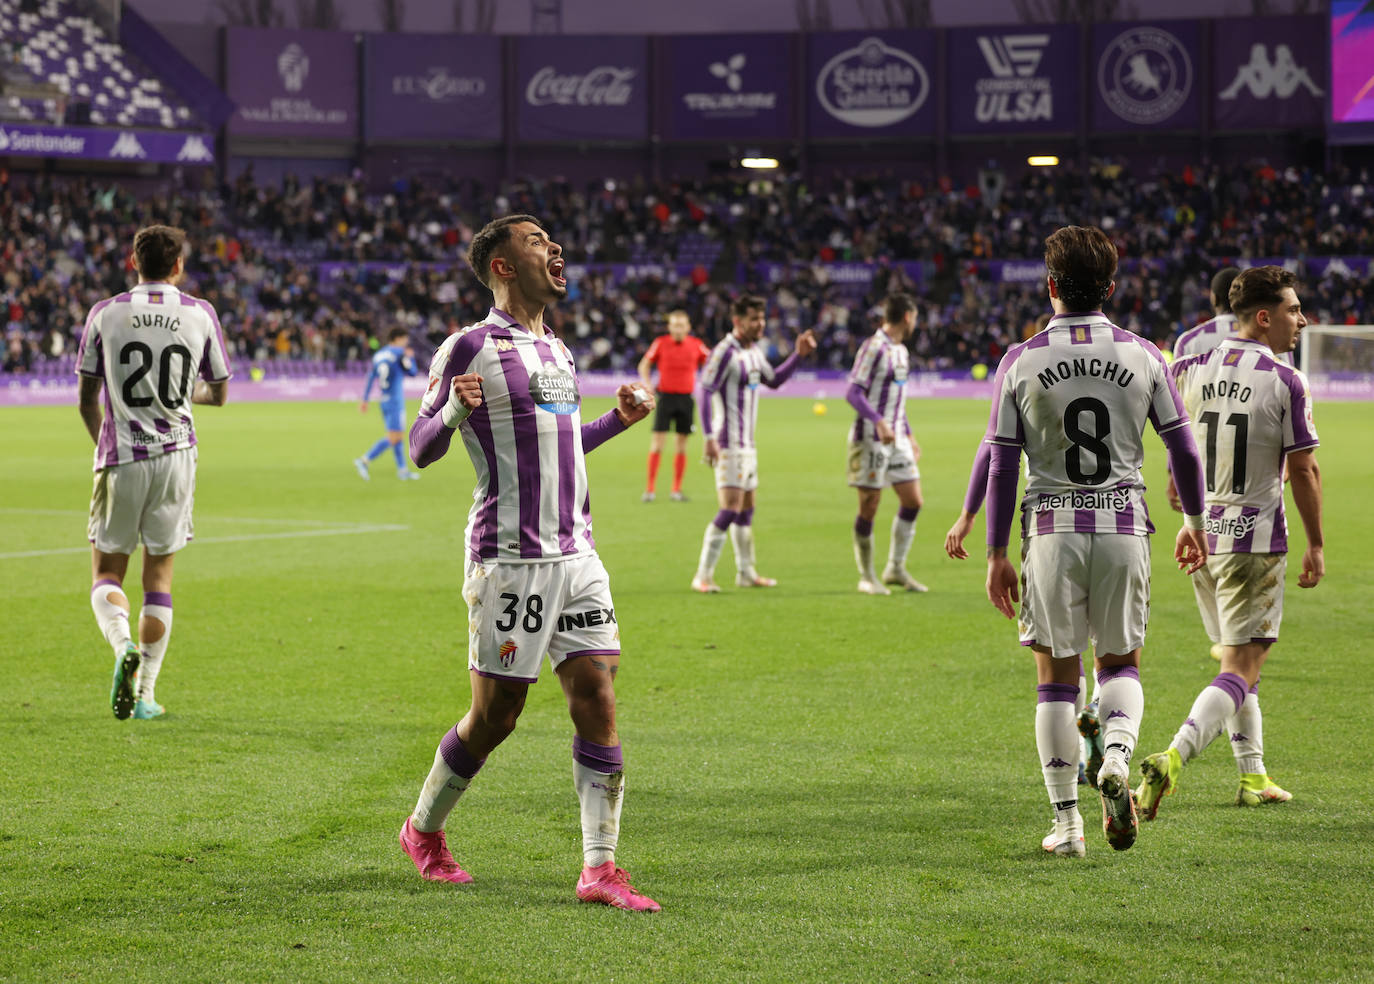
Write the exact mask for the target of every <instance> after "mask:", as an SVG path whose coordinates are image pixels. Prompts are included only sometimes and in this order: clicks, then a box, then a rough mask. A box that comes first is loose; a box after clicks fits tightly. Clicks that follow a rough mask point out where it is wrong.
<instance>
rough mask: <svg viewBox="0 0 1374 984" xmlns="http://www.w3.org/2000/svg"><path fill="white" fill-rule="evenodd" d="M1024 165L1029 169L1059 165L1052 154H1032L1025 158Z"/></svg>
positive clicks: (1056, 158)
mask: <svg viewBox="0 0 1374 984" xmlns="http://www.w3.org/2000/svg"><path fill="white" fill-rule="evenodd" d="M1026 163H1027V164H1029V165H1030V166H1031V167H1055V166H1057V165H1058V164H1059V158H1058V157H1055V156H1054V155H1053V154H1032V155H1031V156H1030V157H1027V158H1026Z"/></svg>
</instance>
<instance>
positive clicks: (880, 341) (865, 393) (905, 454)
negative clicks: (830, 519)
mask: <svg viewBox="0 0 1374 984" xmlns="http://www.w3.org/2000/svg"><path fill="white" fill-rule="evenodd" d="M915 328H916V302H915V300H913V299H912V297H911V295H910V294H893V295H892V296H891V297H889V298H888V299H887V301H886V302H885V303H884V305H883V323H882V326H881V327H879V329H878V330H877V331H875V332H874V333H873V334H872V335H870V336H869V337H868V338H867V339H865V340H864V343H863V344H862V345H860V346H859V351H858V354H857V355H855V357H854V369H853V371H852V372H850V374H849V392H848V393H847V394H846V397H847V399H848V400H849V403H850V405H851V406H853V407H854V409H855V410H857V411H858V414H859V416H858V418H857V419H855V421H854V426H853V427H852V428H850V431H849V468H848V472H849V484H850V486H851V487H852V488H856V489H858V490H859V515H858V517H857V518H855V520H854V560H855V562H856V563H857V564H858V565H859V591H860V592H862V593H863V594H877V595H885V594H890V592H889V591H888V589H887V588H886V587H884V585H887V584H897V585H901V586H902V587H903V588H905V589H906V590H907V591H925V590H926V586H925V585H924V584H922V583H921V582H920V581H918V580H916V579H915V578H914V577H912V576H911V575H910V574H909V573H907V569H906V555H907V552H908V551H909V550H910V549H911V540H912V537H913V536H915V533H916V516H917V514H918V513H919V512H920V510H921V472H920V470H919V469H918V468H917V467H916V460H917V458H918V457H919V456H920V453H921V451H920V448H919V447H918V446H917V445H916V443H915V442H914V441H913V440H912V437H911V425H910V424H909V423H908V422H907V419H906V377H907V364H908V362H907V350H906V340H907V339H908V338H910V337H911V333H912V331H914V330H915ZM884 485H891V486H892V490H893V491H894V492H896V493H897V501H898V502H899V503H900V507H899V509H898V512H897V516H896V518H894V519H893V520H892V541H891V544H890V546H889V547H888V552H887V566H885V567H884V568H883V576H882V577H881V578H879V577H878V575H877V574H876V573H875V572H874V570H873V517H874V516H876V515H877V514H878V501H879V499H880V498H881V497H882V490H883V486H884Z"/></svg>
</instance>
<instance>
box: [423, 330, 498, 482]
mask: <svg viewBox="0 0 1374 984" xmlns="http://www.w3.org/2000/svg"><path fill="white" fill-rule="evenodd" d="M484 337H485V336H484V335H478V334H477V333H475V332H474V333H471V334H469V335H467V336H464V337H462V338H460V339H458V340H457V341H456V342H455V343H454V345H453V347H452V348H450V349H448V350H447V351H445V349H444V348H443V347H440V349H439V351H438V352H436V353H434V361H433V362H432V363H430V367H429V386H428V387H427V388H426V389H425V395H424V398H423V399H422V400H421V401H420V412H419V413H418V414H416V415H415V423H413V424H411V425H410V460H411V461H413V462H415V466H416V467H417V468H424V467H425V466H426V465H430V464H433V463H434V462H436V461H438V460H439V459H440V458H442V457H443V456H444V455H445V454H447V453H448V448H449V444H450V443H451V442H452V441H453V432H454V431H455V430H456V429H457V428H458V426H459V424H461V423H462V421H463V420H464V419H466V418H467V416H468V413H467V410H466V408H464V407H461V406H459V407H455V408H453V409H452V410H450V409H449V408H448V405H449V401H450V400H452V399H453V377H454V376H461V375H463V374H464V373H467V372H470V371H471V369H472V364H473V363H474V362H475V361H476V359H477V354H478V352H480V351H481V347H482V340H483V338H484ZM481 410H482V407H479V408H478V411H479V412H480V411H481Z"/></svg>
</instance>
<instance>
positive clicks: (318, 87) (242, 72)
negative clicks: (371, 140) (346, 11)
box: [226, 27, 358, 140]
mask: <svg viewBox="0 0 1374 984" xmlns="http://www.w3.org/2000/svg"><path fill="white" fill-rule="evenodd" d="M226 62H227V64H226V71H227V75H228V84H227V86H226V88H227V89H228V92H229V98H230V99H232V100H234V102H236V103H237V104H238V109H237V110H235V112H234V115H233V116H231V117H230V118H229V133H230V134H231V135H235V136H250V137H288V138H298V137H308V138H316V139H319V138H323V139H332V140H338V139H344V140H355V139H357V137H358V44H357V41H356V40H355V38H354V35H352V34H348V33H345V32H343V31H287V30H278V29H269V28H248V27H231V28H229V29H228V31H227V59H226Z"/></svg>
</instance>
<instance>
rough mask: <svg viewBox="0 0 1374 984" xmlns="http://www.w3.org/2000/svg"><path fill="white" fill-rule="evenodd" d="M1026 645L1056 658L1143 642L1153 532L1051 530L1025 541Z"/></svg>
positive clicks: (1127, 648)
mask: <svg viewBox="0 0 1374 984" xmlns="http://www.w3.org/2000/svg"><path fill="white" fill-rule="evenodd" d="M1021 550H1022V554H1021V613H1020V617H1019V618H1018V620H1017V621H1018V628H1019V629H1020V632H1021V645H1023V646H1039V647H1042V648H1045V649H1048V650H1049V651H1050V654H1051V655H1052V656H1055V657H1066V656H1077V655H1080V654H1081V653H1083V652H1086V651H1087V649H1088V646H1089V645H1093V644H1095V646H1096V648H1095V650H1094V653H1096V654H1106V653H1112V654H1123V653H1129V652H1131V651H1132V650H1133V649H1139V648H1140V647H1141V646H1143V645H1144V644H1145V625H1146V623H1148V622H1149V620H1150V538H1149V537H1146V536H1126V535H1123V534H1120V533H1047V534H1042V535H1039V536H1030V537H1027V538H1026V539H1025V540H1023V541H1022V548H1021Z"/></svg>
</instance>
